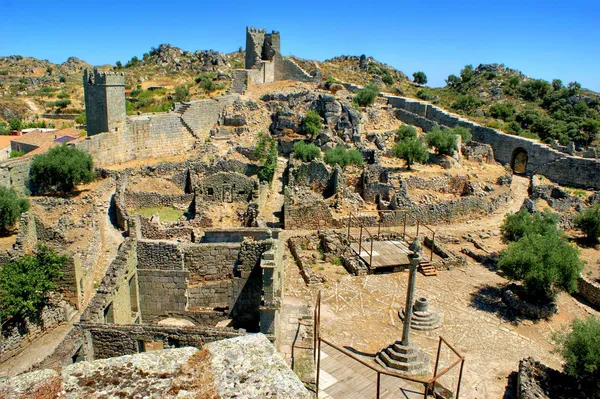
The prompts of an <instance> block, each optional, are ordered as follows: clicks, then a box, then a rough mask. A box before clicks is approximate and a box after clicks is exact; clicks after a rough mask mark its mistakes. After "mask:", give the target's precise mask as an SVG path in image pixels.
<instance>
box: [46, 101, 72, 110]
mask: <svg viewBox="0 0 600 399" xmlns="http://www.w3.org/2000/svg"><path fill="white" fill-rule="evenodd" d="M67 105H71V100H56V101H51V102H49V103H47V104H46V106H48V107H56V108H66V107H67Z"/></svg>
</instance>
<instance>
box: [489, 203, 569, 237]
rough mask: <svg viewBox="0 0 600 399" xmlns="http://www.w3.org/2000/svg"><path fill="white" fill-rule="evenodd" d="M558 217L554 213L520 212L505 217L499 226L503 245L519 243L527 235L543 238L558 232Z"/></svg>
mask: <svg viewBox="0 0 600 399" xmlns="http://www.w3.org/2000/svg"><path fill="white" fill-rule="evenodd" d="M557 224H558V216H557V215H556V214H554V213H535V214H533V215H532V214H530V213H529V212H527V211H525V210H522V211H519V212H517V213H513V214H512V215H507V216H506V217H505V218H504V221H503V222H502V225H501V226H500V231H501V233H502V241H503V242H504V243H505V244H508V243H511V242H516V241H519V240H520V239H521V238H523V237H525V236H526V235H528V234H537V235H541V236H545V235H547V234H552V233H556V232H557V231H558V227H557Z"/></svg>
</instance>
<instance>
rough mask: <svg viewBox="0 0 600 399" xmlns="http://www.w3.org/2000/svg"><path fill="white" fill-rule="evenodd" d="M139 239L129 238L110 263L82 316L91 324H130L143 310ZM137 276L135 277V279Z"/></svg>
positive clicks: (83, 319)
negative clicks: (138, 275) (138, 253)
mask: <svg viewBox="0 0 600 399" xmlns="http://www.w3.org/2000/svg"><path fill="white" fill-rule="evenodd" d="M136 253H137V245H136V241H135V240H133V239H131V238H128V239H126V240H125V241H124V242H123V243H122V244H121V246H120V247H119V250H118V252H117V256H116V258H115V260H113V262H112V263H111V264H110V266H109V268H108V270H107V271H106V274H105V276H104V278H103V279H102V283H101V284H100V286H99V287H98V290H97V291H96V295H94V297H93V298H92V300H91V301H90V303H89V305H88V307H87V308H86V309H85V311H84V312H83V314H82V315H81V319H80V320H81V321H82V322H87V323H105V322H108V323H117V324H130V323H132V322H134V321H135V319H136V317H137V315H136V313H137V312H138V310H137V309H136V308H138V309H139V295H138V292H139V287H138V286H137V282H138V277H137V275H136V265H137V256H136ZM132 279H133V280H132Z"/></svg>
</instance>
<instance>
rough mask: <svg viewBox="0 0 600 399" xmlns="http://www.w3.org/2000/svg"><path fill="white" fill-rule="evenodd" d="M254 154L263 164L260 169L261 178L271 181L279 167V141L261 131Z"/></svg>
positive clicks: (259, 176)
mask: <svg viewBox="0 0 600 399" xmlns="http://www.w3.org/2000/svg"><path fill="white" fill-rule="evenodd" d="M254 155H255V156H256V158H258V161H259V162H260V164H261V168H260V170H259V171H258V178H259V180H260V181H266V182H269V183H271V182H272V181H273V176H275V169H277V142H276V141H275V140H273V138H272V137H271V136H270V135H269V134H264V133H263V132H259V133H258V141H257V143H256V145H255V146H254Z"/></svg>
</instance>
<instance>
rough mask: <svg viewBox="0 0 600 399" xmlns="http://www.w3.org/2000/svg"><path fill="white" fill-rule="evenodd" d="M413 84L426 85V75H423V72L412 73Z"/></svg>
mask: <svg viewBox="0 0 600 399" xmlns="http://www.w3.org/2000/svg"><path fill="white" fill-rule="evenodd" d="M413 82H415V83H416V84H419V85H424V84H425V83H427V75H425V72H422V71H418V72H415V73H413Z"/></svg>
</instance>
